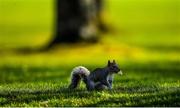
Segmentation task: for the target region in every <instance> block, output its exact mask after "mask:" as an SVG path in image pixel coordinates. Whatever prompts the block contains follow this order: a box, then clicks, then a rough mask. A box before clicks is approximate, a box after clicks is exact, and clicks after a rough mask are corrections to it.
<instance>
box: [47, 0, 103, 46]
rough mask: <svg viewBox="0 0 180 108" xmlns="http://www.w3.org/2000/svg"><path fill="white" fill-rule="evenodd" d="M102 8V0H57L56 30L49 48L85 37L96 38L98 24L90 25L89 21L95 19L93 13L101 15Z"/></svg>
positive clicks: (97, 15) (88, 38)
mask: <svg viewBox="0 0 180 108" xmlns="http://www.w3.org/2000/svg"><path fill="white" fill-rule="evenodd" d="M101 9H102V0H56V11H55V12H56V13H55V14H56V16H55V18H56V19H55V29H54V30H55V31H54V36H53V39H52V40H51V42H50V43H49V45H48V47H47V48H51V47H53V46H55V45H57V44H59V43H75V42H79V41H81V40H83V39H87V40H96V37H97V33H96V26H97V25H95V24H94V25H93V26H89V25H90V23H89V22H92V21H91V20H93V16H92V15H95V17H99V16H100V15H99V14H100V11H101ZM88 12H89V13H88ZM97 19H98V18H97ZM99 20H100V19H99ZM97 24H98V23H97ZM99 24H101V22H100V23H99ZM91 25H92V24H91Z"/></svg>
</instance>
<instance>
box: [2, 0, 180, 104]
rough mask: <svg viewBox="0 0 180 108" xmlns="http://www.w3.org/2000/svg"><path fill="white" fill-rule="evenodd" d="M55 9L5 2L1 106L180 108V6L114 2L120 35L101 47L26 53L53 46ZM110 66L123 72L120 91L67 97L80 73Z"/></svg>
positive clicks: (165, 1) (167, 0)
mask: <svg viewBox="0 0 180 108" xmlns="http://www.w3.org/2000/svg"><path fill="white" fill-rule="evenodd" d="M40 4H41V5H40ZM52 4H53V2H52V1H51V0H43V1H42V0H39V1H33V0H26V1H22V0H17V1H15V0H14V1H11V0H6V1H5V0H2V1H0V106H42V107H43V106H49V107H50V106H180V80H179V76H180V32H179V29H180V26H179V25H180V20H179V19H178V17H180V8H179V7H180V6H179V4H180V3H179V0H162V1H161V0H158V1H156V0H147V1H146V0H107V2H106V6H107V11H106V12H105V13H104V16H106V18H105V19H106V20H107V23H108V24H109V26H110V28H112V29H113V28H114V29H113V31H111V32H110V33H108V34H103V35H102V39H101V40H100V42H99V43H97V44H93V45H92V44H85V43H79V44H73V45H60V46H59V47H57V48H55V49H54V50H51V51H48V52H26V51H22V49H26V48H27V49H29V48H32V49H35V48H39V47H42V46H43V45H45V44H46V43H48V40H49V39H50V38H51V34H52V31H51V30H52V29H51V28H52V22H53V21H52V19H53V17H52V15H53V9H52ZM42 12H43V13H42ZM40 13H41V14H40ZM108 59H111V60H112V59H115V60H116V61H117V62H118V64H119V65H120V67H121V69H122V71H123V76H119V75H116V76H115V81H114V85H113V87H114V88H113V90H112V91H108V90H105V91H93V92H88V91H87V90H86V88H85V85H83V84H81V86H80V87H79V88H78V89H77V90H74V91H72V90H68V89H67V87H68V84H69V81H70V72H71V70H72V68H73V67H75V66H78V65H83V66H85V67H87V68H88V69H90V70H93V69H95V68H96V67H104V66H105V65H106V62H107V60H108Z"/></svg>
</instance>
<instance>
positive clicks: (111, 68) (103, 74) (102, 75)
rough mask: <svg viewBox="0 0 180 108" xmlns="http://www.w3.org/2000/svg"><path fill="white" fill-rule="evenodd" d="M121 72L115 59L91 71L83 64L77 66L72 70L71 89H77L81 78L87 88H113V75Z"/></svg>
mask: <svg viewBox="0 0 180 108" xmlns="http://www.w3.org/2000/svg"><path fill="white" fill-rule="evenodd" d="M118 73H119V74H121V75H122V71H121V70H120V68H119V66H118V64H117V63H116V62H115V60H113V62H110V60H108V64H107V66H106V67H104V68H96V69H95V70H94V71H92V72H90V71H89V70H88V69H87V68H85V67H83V66H78V67H75V68H74V69H73V70H72V72H71V84H70V85H69V88H70V89H75V88H77V86H78V85H79V83H80V81H81V79H82V81H83V82H84V83H85V84H86V88H87V90H89V91H91V90H103V89H106V88H108V89H109V90H111V89H112V83H113V75H114V74H118Z"/></svg>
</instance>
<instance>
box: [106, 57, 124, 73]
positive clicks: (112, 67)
mask: <svg viewBox="0 0 180 108" xmlns="http://www.w3.org/2000/svg"><path fill="white" fill-rule="evenodd" d="M107 66H108V68H109V70H110V72H112V73H118V74H121V75H122V71H121V69H120V68H119V66H118V64H117V63H116V62H115V60H113V62H111V61H110V60H108V65H107Z"/></svg>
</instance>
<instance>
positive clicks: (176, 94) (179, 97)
mask: <svg viewBox="0 0 180 108" xmlns="http://www.w3.org/2000/svg"><path fill="white" fill-rule="evenodd" d="M128 102H130V103H131V104H129V103H128ZM86 106H88V107H92V106H116V107H117V106H124V107H144V106H146V107H162V106H164V107H178V106H180V90H176V91H171V92H162V93H158V94H157V93H151V94H149V95H147V96H133V97H119V98H110V99H107V100H103V101H98V102H96V103H93V104H87V105H86Z"/></svg>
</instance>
